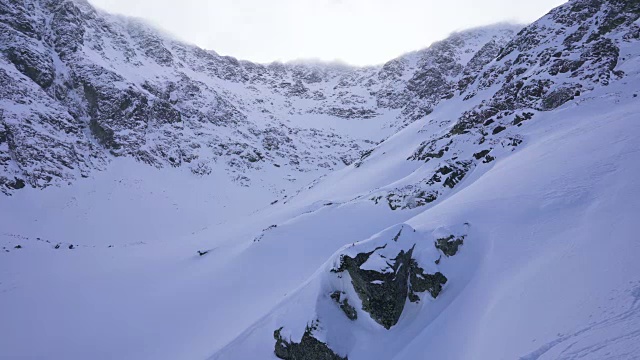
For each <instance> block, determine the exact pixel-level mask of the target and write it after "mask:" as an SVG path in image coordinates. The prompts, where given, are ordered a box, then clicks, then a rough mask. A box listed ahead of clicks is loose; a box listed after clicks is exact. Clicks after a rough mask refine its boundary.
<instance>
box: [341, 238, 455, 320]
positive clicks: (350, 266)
mask: <svg viewBox="0 0 640 360" xmlns="http://www.w3.org/2000/svg"><path fill="white" fill-rule="evenodd" d="M383 248H384V246H383V247H379V248H376V249H374V250H373V251H371V252H367V253H360V254H358V255H356V256H355V257H350V256H347V255H342V256H341V257H340V266H339V267H338V268H337V269H334V270H332V271H333V272H335V273H342V272H345V271H346V272H348V273H349V276H350V277H351V283H352V284H353V288H354V289H355V291H356V293H357V294H358V297H359V298H360V300H361V301H362V310H364V311H366V312H368V313H369V314H370V315H371V318H372V319H374V320H375V321H376V322H378V323H379V324H380V325H382V326H384V327H385V328H387V329H390V328H391V327H392V326H393V325H395V324H396V323H397V322H398V319H400V315H401V314H402V311H403V310H404V306H405V303H406V301H407V299H409V301H411V302H418V301H420V297H419V296H418V295H417V293H421V292H429V294H430V295H431V296H432V297H433V298H436V297H437V296H438V294H440V291H442V286H443V285H444V284H445V283H446V282H447V278H446V277H445V276H444V275H443V274H442V273H440V272H436V273H435V274H425V272H424V270H423V269H422V268H421V267H420V266H419V265H418V263H417V262H416V260H415V259H413V257H412V256H413V250H414V248H415V245H414V247H412V248H410V249H409V250H407V251H404V250H401V251H400V252H399V253H398V255H397V256H396V257H395V258H393V259H388V260H387V264H388V269H387V271H376V270H368V269H362V268H361V266H362V265H363V264H364V263H365V262H367V260H369V258H370V257H371V255H372V254H374V253H375V252H376V251H378V250H381V249H383Z"/></svg>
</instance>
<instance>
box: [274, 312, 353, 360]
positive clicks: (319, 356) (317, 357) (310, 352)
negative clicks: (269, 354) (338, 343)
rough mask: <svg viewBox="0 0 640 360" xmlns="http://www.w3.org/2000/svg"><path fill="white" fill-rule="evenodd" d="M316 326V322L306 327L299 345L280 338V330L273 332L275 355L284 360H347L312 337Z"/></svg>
mask: <svg viewBox="0 0 640 360" xmlns="http://www.w3.org/2000/svg"><path fill="white" fill-rule="evenodd" d="M317 326H318V323H317V321H315V322H313V323H312V324H311V325H310V326H309V325H307V328H306V329H305V331H304V334H303V335H302V339H301V340H300V342H299V343H296V342H293V341H291V340H289V341H287V340H285V339H284V338H282V335H281V331H282V328H280V329H277V330H276V331H274V332H273V338H274V339H275V340H276V344H275V350H274V353H275V355H276V356H277V357H278V358H279V359H284V360H347V357H341V356H339V355H337V354H336V353H334V352H333V350H331V349H330V348H329V347H328V346H327V344H325V343H323V342H322V341H320V340H318V339H316V338H315V337H314V336H313V331H314V330H316V329H317Z"/></svg>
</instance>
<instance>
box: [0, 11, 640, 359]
mask: <svg viewBox="0 0 640 360" xmlns="http://www.w3.org/2000/svg"><path fill="white" fill-rule="evenodd" d="M7 4H9V3H8V2H7V3H4V2H3V4H2V5H3V6H5V5H7ZM36 4H40V3H39V2H36ZM634 6H635V7H634ZM637 6H639V5H638V4H637V3H636V2H620V1H596V2H593V1H580V0H576V1H571V2H569V3H567V4H566V5H563V6H561V7H559V8H557V9H554V10H553V11H552V12H551V13H550V14H549V15H547V16H545V17H544V18H542V19H541V20H539V21H538V22H536V23H534V24H532V25H530V26H528V27H526V28H524V29H523V30H522V31H521V32H520V33H518V34H517V35H516V36H515V37H513V39H511V40H510V41H505V42H504V43H500V44H498V43H494V44H491V40H488V38H485V37H483V36H479V37H478V39H480V40H478V41H477V42H474V44H475V45H474V46H473V49H474V50H469V51H466V50H464V51H460V49H459V48H456V47H455V46H456V44H459V42H460V41H462V40H460V39H459V38H457V37H456V36H455V35H454V36H453V37H452V38H451V39H450V40H449V41H445V42H443V44H444V45H436V46H435V47H433V48H431V50H429V49H427V50H425V51H424V52H422V53H420V52H419V53H416V54H408V55H407V56H406V57H403V58H401V59H397V60H393V61H391V62H389V63H388V64H385V66H383V67H382V69H377V70H375V71H373V70H370V69H369V70H367V69H365V70H362V71H363V72H369V71H373V72H372V74H375V76H373V75H372V76H373V78H378V79H384V78H385V76H390V77H391V78H393V76H394V75H393V73H394V72H395V70H398V69H403V70H401V71H399V72H398V73H399V74H401V75H400V76H399V78H395V80H392V81H391V82H389V83H384V84H381V83H378V84H377V85H375V86H382V87H384V86H391V87H393V88H394V89H395V91H397V93H396V94H395V95H393V96H390V97H385V96H386V95H384V94H382V93H378V94H377V95H375V96H376V99H375V100H374V99H373V98H371V99H369V100H370V103H369V104H371V105H372V106H373V103H374V102H375V103H376V104H378V103H381V104H385V105H380V106H381V107H380V109H379V112H380V114H379V115H377V117H376V118H370V119H364V118H351V119H347V118H342V117H340V116H336V115H335V113H330V112H331V110H327V109H329V108H330V106H328V107H326V108H325V110H326V111H325V113H322V114H315V115H314V114H312V113H296V111H293V113H289V110H291V109H309V108H311V109H313V108H316V107H318V106H320V107H323V106H324V105H316V103H313V102H312V100H310V99H297V98H296V99H295V100H292V99H294V98H290V99H289V101H291V105H282V106H285V107H287V110H285V111H283V112H280V113H279V114H280V116H282V119H283V121H282V123H287V122H290V123H292V124H293V123H296V124H297V125H295V126H293V125H292V126H291V129H293V128H295V127H297V126H301V125H300V124H302V125H304V126H306V125H307V124H309V123H308V122H317V123H318V124H319V125H318V126H319V127H322V126H330V127H331V128H333V129H334V130H336V132H339V133H340V134H341V136H349V137H350V138H351V137H354V138H355V137H359V138H361V139H363V138H364V139H366V138H371V139H376V141H373V142H370V143H368V144H369V145H370V146H371V151H365V152H362V153H361V154H360V156H359V159H358V160H356V161H355V162H354V163H352V164H351V165H344V164H343V165H344V166H339V167H335V168H333V167H331V168H321V169H320V170H318V171H316V170H312V171H307V172H302V171H298V170H296V168H295V166H292V167H291V168H285V167H276V166H271V163H265V164H262V163H259V166H258V167H257V168H244V167H242V166H239V167H234V166H231V165H229V164H233V163H234V162H233V161H232V160H233V159H234V158H235V159H236V160H237V159H242V157H240V155H238V154H231V155H229V157H227V155H221V157H220V158H218V160H217V161H211V162H210V163H207V165H209V166H210V169H211V173H210V174H207V175H205V176H202V175H199V176H196V175H194V173H193V172H192V169H191V168H190V167H189V166H188V165H185V166H182V165H181V166H175V167H174V166H156V167H154V166H147V165H146V164H143V163H141V162H140V161H138V160H140V159H139V158H137V157H136V156H119V157H113V155H109V154H108V153H103V154H102V155H101V156H104V159H106V160H105V163H104V164H103V165H104V166H103V167H102V170H101V171H96V169H95V168H91V169H90V170H91V171H90V172H88V173H87V175H88V177H87V178H79V179H75V178H73V179H69V184H60V183H55V184H53V185H55V186H46V187H45V188H44V189H41V188H39V187H34V188H32V187H29V186H27V187H25V188H23V189H10V190H8V191H9V193H10V194H11V196H3V197H2V198H0V213H1V214H2V216H0V246H1V247H2V252H1V253H0V319H1V321H0V358H8V359H13V358H47V359H49V358H51V359H86V358H91V359H113V358H117V359H176V358H180V359H207V358H210V359H231V360H235V359H277V357H276V356H277V355H278V356H280V357H281V358H282V357H285V358H286V354H288V353H289V354H290V353H291V352H292V351H294V350H295V349H298V350H295V351H303V353H304V354H305V355H304V357H303V358H307V359H314V358H322V357H317V356H321V355H318V353H322V354H323V355H324V356H325V357H324V358H325V359H332V358H343V357H348V358H349V359H351V360H358V359H398V360H399V359H433V358H435V359H527V360H532V359H541V360H542V359H637V358H639V356H640V355H638V354H640V346H639V345H638V344H640V263H638V261H637V259H638V256H639V255H640V243H639V242H638V241H637V240H636V234H637V229H636V222H637V221H636V219H638V218H639V217H640V182H638V181H637V180H636V178H637V177H638V176H639V175H640V162H638V160H637V159H638V158H639V155H640V143H639V142H638V140H637V139H638V137H639V136H640V122H638V114H639V113H640V97H639V94H640V91H639V90H638V89H640V56H639V55H640V46H639V45H638V38H640V26H639V25H638V24H637V22H638V20H637V19H638V16H639V15H640V11H639V10H638V7H637ZM612 19H613V20H612ZM620 19H622V20H620ZM118 21H124V20H118ZM611 23H615V24H618V25H617V26H616V27H613V28H612V29H608V26H609V25H610V24H611ZM118 26H120V25H118ZM604 27H607V29H608V30H607V32H604V33H602V32H603V31H604V30H602V29H603V28H604ZM585 29H586V30H585ZM576 33H582V36H578V35H575V34H576ZM590 34H597V35H594V38H593V39H591V40H590V36H591V35H590ZM489 37H491V36H489ZM465 38H466V37H465ZM567 38H568V39H570V40H565V39H567ZM465 41H469V40H464V41H462V42H465ZM483 44H484V45H483ZM612 45H613V46H612ZM175 46H178V45H176V44H174V45H171V46H168V47H169V48H171V49H172V51H173V50H175ZM478 46H479V47H480V48H481V50H478ZM452 49H453V50H452ZM462 49H465V48H464V47H463V48H462ZM482 49H484V51H483V50H482ZM450 50H451V51H453V52H454V54H456V56H459V59H460V62H461V63H462V65H461V68H458V70H452V69H448V68H447V67H446V66H444V67H441V65H443V63H442V62H439V61H437V60H438V59H446V58H447V57H446V56H445V55H443V54H446V53H448V52H449V51H450ZM194 51H195V50H194ZM558 51H560V52H561V54H559V55H557V52H558ZM430 52H431V53H433V52H435V53H436V54H437V56H435V55H434V56H431V55H428V54H429V53H430ZM425 53H426V54H427V55H425V56H423V55H424V54H425ZM420 54H422V55H420ZM462 54H465V56H462ZM478 54H479V55H478ZM545 54H547V55H549V56H547V55H545ZM594 54H595V55H594ZM147 55H148V54H147ZM156 55H157V54H155V53H153V52H152V53H151V55H149V56H150V58H154V56H156ZM432 55H433V54H432ZM476 55H477V56H476ZM556 55H557V56H556ZM118 56H120V55H118ZM212 56H213V55H212ZM474 57H475V59H476V60H473V58H474ZM420 59H422V60H420ZM553 59H555V60H553ZM174 60H175V58H174ZM100 61H102V60H100ZM181 61H183V60H181ZM574 61H577V62H574ZM567 64H568V65H567ZM5 65H6V66H5ZM3 66H4V68H6V69H9V70H6V71H8V73H12V74H14V75H15V76H16V78H18V79H19V81H18V82H17V83H19V84H23V85H24V84H29V85H24V86H27V87H29V88H30V89H32V90H33V91H44V90H42V89H41V90H37V89H38V88H36V86H35V85H33V84H31V83H29V82H28V81H30V80H26V79H23V78H21V77H20V76H21V75H16V70H15V69H12V68H10V67H9V66H8V65H7V64H4V63H3ZM127 66H128V65H127ZM243 66H245V67H247V68H250V67H251V66H250V64H247V63H244V65H243ZM565 66H566V71H565V70H562V71H560V70H558V69H565ZM523 67H527V70H526V71H522V70H520V69H522V68H523ZM125 68H126V66H125ZM417 68H420V70H416V69H417ZM243 69H244V68H243ZM156 70H157V71H158V72H159V73H160V74H163V75H162V76H174V74H173V73H171V71H169V70H167V69H156ZM156 70H154V71H156ZM436 70H437V72H438V73H439V74H445V73H446V72H447V71H453V73H452V74H449V75H451V77H450V78H447V79H448V80H447V81H446V82H442V83H439V82H434V81H433V80H434V79H436V78H439V75H438V76H435V75H433V74H434V72H435V71H436ZM243 71H245V70H243ZM246 71H249V70H246ZM289 71H293V70H289ZM358 71H360V70H358ZM249 72H250V71H249ZM149 73H153V72H152V71H151V70H150V71H149ZM193 74H194V75H193V76H200V75H197V71H194V73H193ZM384 74H387V75H384ZM388 74H391V75H388ZM416 74H417V75H416ZM424 74H431V75H428V76H426V75H424ZM138 75H139V74H138ZM138 75H135V76H138ZM432 75H433V76H432ZM449 75H447V76H449ZM130 76H131V78H130V79H129V80H128V81H131V82H132V83H136V82H137V81H138V80H139V79H138V80H136V79H135V76H134V75H133V74H130ZM234 76H235V75H234ZM270 76H271V75H270ZM20 79H21V80H20ZM274 79H276V80H277V79H278V78H277V77H274ZM398 79H401V80H398ZM425 79H426V80H425ZM334 80H335V81H337V80H336V79H335V78H334V77H332V76H329V77H328V79H325V80H323V81H327V82H332V81H334ZM361 80H362V79H361ZM396 80H397V81H400V82H402V84H403V85H398V84H399V83H397V82H394V81H396ZM412 80H413V81H412ZM203 81H204V80H203ZM207 81H212V82H213V81H215V82H218V83H219V84H226V85H224V86H227V87H228V88H227V91H229V92H232V89H233V88H236V87H237V88H236V90H237V91H238V92H237V93H241V92H242V91H245V89H241V88H240V86H245V85H246V84H243V85H239V83H234V82H228V83H225V82H223V81H222V80H221V79H220V78H218V77H213V78H212V79H210V80H207ZM385 81H386V80H385ZM338 82H339V81H338ZM17 83H16V84H17ZM445 83H446V84H448V85H446V86H444V85H443V84H445ZM312 84H316V85H318V83H312ZM320 84H322V83H320ZM385 84H386V85H385ZM389 84H391V85H389ZM394 84H395V85H394ZM438 84H440V85H438ZM453 84H455V86H454V85H453ZM14 85H15V84H14ZM316 85H310V86H316ZM335 85H336V84H334V83H332V86H334V87H335ZM15 86H18V85H15ZM20 86H22V85H20ZM221 86H222V85H221ZM254 86H256V88H257V89H259V90H258V92H257V93H259V94H269V95H268V96H269V97H273V98H274V99H275V98H278V97H279V96H280V94H279V93H276V94H274V93H271V91H273V90H271V89H272V88H271V87H270V86H271V85H269V84H258V85H255V84H254ZM305 86H306V85H305ZM318 86H319V85H318ZM350 86H351V87H352V88H353V89H352V91H354V92H356V93H357V92H362V93H365V92H366V90H363V88H362V87H361V86H362V82H356V83H355V85H354V84H352V85H350ZM438 86H444V88H443V89H440V90H438V91H435V92H431V91H432V90H433V89H439V87H438ZM405 88H406V89H405ZM230 89H231V90H230ZM566 89H570V90H571V91H570V92H567V90H566ZM334 90H335V88H334ZM30 91H31V90H30ZM326 91H327V92H328V93H330V92H332V90H329V88H327V89H326ZM350 91H351V90H350ZM576 91H579V94H577V93H576ZM449 92H451V94H452V95H450V94H449ZM392 93H393V91H392ZM407 94H410V96H409V97H408V98H407V99H405V100H402V102H403V105H402V107H400V108H393V106H395V105H392V104H391V105H390V103H393V102H394V101H400V100H399V99H404V97H405V96H407ZM421 94H422V95H424V96H421ZM567 94H569V95H571V96H567ZM14 95H15V94H14ZM145 96H149V95H145ZM232 98H233V97H230V98H228V99H232ZM435 98H438V101H433V100H434V99H435ZM12 99H13V100H12ZM30 99H31V98H30ZM43 99H45V100H42V101H43V102H48V101H52V100H49V99H50V98H48V97H47V98H43ZM279 99H281V98H279ZM416 99H418V100H416ZM14 100H15V98H11V97H4V98H3V101H5V102H4V103H3V108H2V109H3V110H7V109H8V110H9V112H12V111H13V110H12V109H13V108H9V106H8V105H7V104H8V102H9V101H14ZM281 100H282V99H281ZM31 101H33V102H34V103H35V104H39V103H38V101H39V100H38V98H37V97H35V98H33V99H31ZM228 101H232V100H228ZM282 101H283V102H282V103H281V104H286V102H287V100H286V99H285V100H282ZM405 101H406V102H405ZM414 101H418V103H412V102H414ZM309 104H312V105H309ZM412 104H413V105H412ZM183 105H184V104H183ZM325 105H327V104H325ZM12 106H13V105H12ZM289 106H290V107H289ZM376 106H378V105H376ZM386 106H388V107H386ZM36 107H37V108H39V109H41V108H42V106H40V105H38V106H36ZM427 108H428V109H429V110H428V111H424V112H423V111H422V110H420V109H423V110H424V109H427ZM182 109H183V110H184V108H182ZM407 109H408V110H407ZM53 110H55V111H59V112H64V111H68V110H65V108H64V107H62V105H60V104H58V105H55V106H54V107H53ZM53 110H52V111H53ZM305 111H306V110H305ZM327 111H328V112H329V113H327ZM247 113H248V114H249V117H248V119H249V120H247V123H242V122H240V123H239V124H240V125H239V126H238V127H237V128H235V130H237V131H239V132H240V133H242V132H245V131H247V133H251V131H250V130H248V129H250V128H252V126H254V125H252V121H254V120H255V119H258V117H253V115H254V114H255V113H254V112H252V111H248V112H247ZM34 114H37V112H36V113H34ZM529 114H530V115H529ZM34 116H35V115H34ZM3 119H5V118H3ZM11 119H12V120H11V121H14V120H16V119H17V118H11ZM103 120H104V119H103ZM263 120H266V118H265V119H263ZM5 121H6V120H5ZM11 121H9V123H11ZM367 121H372V123H367V124H366V125H362V124H364V123H366V122H367ZM390 123H391V124H393V125H392V127H383V126H382V125H383V124H390ZM255 124H260V122H259V120H256V123H255ZM28 125H29V126H26V127H25V128H28V127H30V126H31V125H32V124H28ZM360 125H362V126H360ZM207 126H209V125H207ZM215 126H217V125H215ZM215 126H214V127H212V128H209V129H210V130H213V129H215ZM225 126H227V125H225ZM225 126H223V127H225ZM259 126H262V125H259ZM279 126H280V125H277V126H274V127H279ZM304 126H302V127H304ZM325 129H326V128H325ZM36 130H37V129H36ZM155 131H156V130H155V129H154V130H153V131H152V133H153V132H155ZM230 134H231V135H230V136H232V137H235V136H237V135H238V132H233V131H231V132H230ZM298 134H300V132H298V133H297V134H295V133H292V134H291V135H289V136H290V137H291V138H292V139H294V141H296V142H298V141H301V140H300V139H301V138H303V137H304V136H302V137H298ZM240 138H243V137H242V136H239V137H238V139H240ZM86 139H87V141H88V142H90V143H93V144H94V145H95V146H102V145H101V144H100V143H98V142H94V140H92V138H91V136H87V138H86ZM244 139H245V140H244V141H246V143H247V144H251V145H255V144H257V143H258V142H256V139H260V137H258V138H256V139H253V138H249V137H244ZM309 139H311V142H314V141H315V138H314V137H313V136H312V137H310V138H309ZM319 139H325V138H324V137H322V136H320V137H319ZM382 139H384V141H382V142H379V140H382ZM197 140H198V142H201V141H203V142H206V140H207V139H206V136H205V135H201V137H200V138H198V139H197ZM323 141H324V140H318V141H315V142H316V145H318V144H320V146H323V147H324V145H325V143H323ZM159 143H163V142H162V141H159ZM0 145H2V146H4V145H3V144H2V143H0ZM26 145H29V144H26ZM26 145H25V146H26ZM31 145H33V144H31ZM256 146H257V145H256ZM17 148H19V146H17V147H16V149H17ZM25 148H26V147H25ZM33 148H36V149H40V150H43V149H46V147H45V146H44V145H43V144H42V143H40V144H38V143H37V142H36V144H35V145H34V146H33ZM303 148H304V150H306V151H308V152H309V153H310V158H311V159H314V160H312V161H311V162H310V164H312V165H314V164H316V159H320V160H318V161H321V160H322V159H323V156H324V155H323V154H324V152H315V150H313V148H311V147H306V146H305V147H303ZM98 149H102V148H100V147H98ZM298 149H299V148H298ZM324 149H325V150H323V151H326V153H332V154H333V155H335V154H336V153H334V150H335V149H333V148H332V147H331V146H329V147H324ZM289 150H290V151H291V152H288V153H287V154H286V155H285V157H287V158H288V157H289V156H290V155H291V154H294V153H295V152H296V151H298V150H292V149H289ZM289 150H287V151H289ZM100 151H103V150H100ZM283 151H284V150H283ZM45 152H46V151H45ZM347 153H349V152H347ZM333 155H332V156H333ZM236 156H237V157H236ZM278 156H279V155H278ZM52 158H53V159H55V157H52ZM47 159H49V158H42V159H38V158H33V159H32V160H33V161H34V164H44V166H45V168H46V167H47V166H49V165H50V164H51V163H47V161H48V160H47ZM136 159H137V160H136ZM273 159H275V157H274V158H272V159H270V160H269V161H272V160H273ZM11 161H12V162H11V163H10V164H9V163H7V164H8V165H7V166H8V168H11V167H13V166H18V165H17V164H20V162H19V161H15V160H13V157H12V160H11ZM163 161H164V160H163ZM229 161H231V162H229ZM267 164H268V165H269V166H267ZM303 165H304V164H303ZM304 166H307V165H304ZM12 169H13V168H12ZM229 169H231V171H230V170H229ZM241 169H243V170H241ZM14 170H15V169H14ZM14 170H11V171H9V170H7V172H6V173H5V174H14V173H15V174H18V173H19V172H14ZM23 170H24V169H20V171H23ZM16 171H18V170H16ZM234 171H235V173H239V174H249V175H250V177H251V181H249V182H243V181H237V180H236V179H235V178H234V175H233V174H234ZM20 174H22V173H20ZM230 174H231V175H232V176H229V175H230ZM12 176H13V175H12ZM292 178H295V180H291V179H292ZM301 184H307V185H305V186H301ZM243 185H249V186H243ZM458 240H459V241H460V243H456V244H455V245H454V243H453V242H455V241H458ZM452 241H453V242H452ZM199 253H201V254H203V255H199ZM361 260H362V261H361ZM438 274H440V275H438ZM363 294H367V296H363ZM381 304H383V305H384V306H382V305H381ZM314 341H315V343H314V344H315V345H316V347H315V348H314V349H315V350H314V353H311V352H309V351H310V350H309V349H310V347H305V346H309V345H308V344H309V343H310V342H312V343H313V342H314ZM300 344H303V345H300ZM304 344H307V345H304ZM319 344H320V345H319ZM297 346H298V347H297ZM300 349H301V350H300ZM305 351H306V352H305ZM314 356H316V357H314Z"/></svg>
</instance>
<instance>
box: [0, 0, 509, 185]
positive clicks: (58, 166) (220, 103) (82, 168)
mask: <svg viewBox="0 0 640 360" xmlns="http://www.w3.org/2000/svg"><path fill="white" fill-rule="evenodd" d="M515 29H516V28H515V27H508V26H507V27H501V28H487V29H478V30H474V31H470V32H464V33H459V34H455V35H454V36H452V38H451V39H448V40H445V41H442V42H439V43H437V44H434V46H432V47H431V48H429V49H426V50H423V51H420V52H416V53H412V54H408V55H406V56H404V57H401V58H399V59H396V60H392V61H390V62H389V63H388V64H385V65H384V66H381V67H368V68H352V67H348V66H340V65H330V64H278V63H274V64H270V65H261V64H254V63H250V62H247V61H238V60H236V59H234V58H232V57H224V56H219V55H218V54H216V53H214V52H212V51H206V50H202V49H199V48H196V47H194V46H190V45H187V44H184V43H181V42H178V41H175V40H173V39H170V38H167V37H165V36H163V35H160V34H159V32H157V31H155V30H154V29H152V28H150V27H149V26H147V25H145V24H143V23H141V22H140V21H138V20H133V19H126V18H122V17H116V16H111V15H108V14H105V13H103V12H100V11H96V10H95V9H94V8H93V7H92V6H91V5H90V4H89V3H88V2H86V1H85V0H62V1H58V0H55V1H54V0H32V1H26V2H19V1H4V2H2V3H0V76H1V80H2V83H1V85H2V88H3V89H4V91H2V92H0V109H3V111H2V113H1V114H0V134H2V135H0V191H2V192H3V193H5V194H10V192H11V191H13V190H15V189H16V188H19V187H20V186H15V185H16V184H25V185H26V186H31V187H39V188H41V187H46V186H49V185H62V184H67V183H69V182H71V181H73V180H74V179H77V178H78V177H84V176H88V174H89V173H90V172H91V171H92V170H96V169H98V170H99V169H104V168H105V166H106V165H107V163H108V162H109V160H110V159H111V158H112V157H114V156H128V157H133V158H135V159H138V160H139V161H141V162H144V163H147V164H150V165H152V166H156V167H164V166H173V167H177V166H186V167H188V168H189V169H190V170H191V171H192V172H193V173H194V174H196V175H199V176H206V175H207V174H208V173H210V172H211V168H212V164H213V163H218V164H224V170H225V171H226V172H228V173H229V175H230V176H231V177H232V178H241V179H247V180H246V181H250V177H251V176H252V172H253V173H256V172H258V171H260V169H262V168H264V167H265V166H269V167H271V166H276V165H277V166H282V165H283V164H284V165H285V166H287V167H290V169H291V170H292V171H295V172H317V173H318V175H321V174H323V173H325V172H327V171H330V170H332V169H336V168H340V167H343V166H346V164H350V163H351V162H353V160H354V157H355V156H354V154H357V153H358V152H359V151H361V150H362V149H363V148H365V149H366V148H370V146H369V145H368V144H371V143H374V142H378V141H379V140H380V139H379V138H376V139H368V138H365V137H362V136H354V135H353V134H347V133H340V132H338V131H336V130H333V129H331V128H328V127H326V126H324V127H315V126H310V123H299V122H296V121H292V120H291V118H292V117H295V116H299V117H301V116H306V115H311V114H320V115H323V116H331V117H335V118H339V119H341V120H345V121H346V120H349V119H351V120H354V119H371V118H374V117H379V116H387V117H389V119H391V120H392V123H391V124H390V125H391V126H392V127H396V128H397V127H400V126H403V125H405V124H406V123H408V122H410V121H413V120H415V119H417V118H419V117H420V116H422V115H424V114H426V113H428V112H430V111H431V108H432V106H434V104H436V103H438V102H439V101H441V99H442V97H443V96H445V95H446V96H449V95H448V94H450V93H451V89H452V88H454V87H455V86H454V84H455V83H456V82H457V77H459V76H460V74H462V71H463V69H464V68H465V66H466V63H467V61H468V58H470V57H472V55H473V54H474V53H475V52H476V51H478V50H479V49H481V48H483V46H484V45H485V43H487V42H493V43H494V44H504V43H506V42H507V41H508V39H509V38H510V37H511V36H512V35H513V33H514V31H515ZM496 46H497V45H496ZM484 52H486V50H485V51H484ZM446 96H445V97H446ZM390 134H391V132H390V133H389V134H387V135H385V136H388V135H390ZM27 139H30V141H27ZM31 140H32V141H31ZM54 149H55V150H54ZM244 182H245V180H243V183H244Z"/></svg>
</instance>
